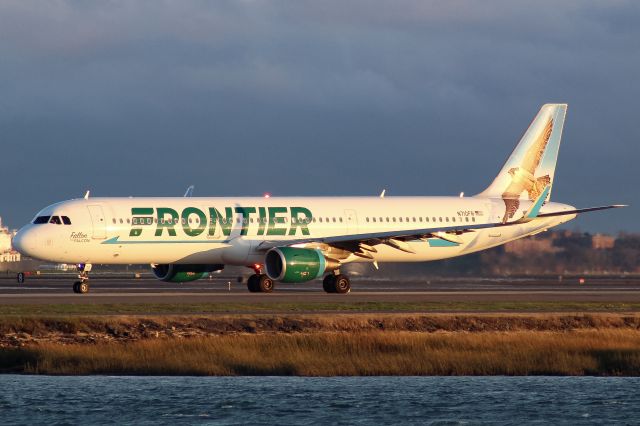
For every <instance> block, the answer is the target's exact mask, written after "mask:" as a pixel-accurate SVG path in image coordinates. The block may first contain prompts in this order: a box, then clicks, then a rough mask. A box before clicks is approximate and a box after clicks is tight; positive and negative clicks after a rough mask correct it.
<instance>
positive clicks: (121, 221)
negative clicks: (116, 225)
mask: <svg viewBox="0 0 640 426" xmlns="http://www.w3.org/2000/svg"><path fill="white" fill-rule="evenodd" d="M156 220H157V219H156ZM120 223H123V220H122V218H121V219H120Z"/></svg>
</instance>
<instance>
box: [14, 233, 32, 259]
mask: <svg viewBox="0 0 640 426" xmlns="http://www.w3.org/2000/svg"><path fill="white" fill-rule="evenodd" d="M11 245H12V246H13V248H14V249H16V250H17V251H19V252H20V253H21V254H23V255H25V256H33V254H34V251H35V249H36V247H37V240H36V235H35V232H33V230H32V229H29V228H28V227H25V228H22V229H21V230H19V231H18V232H17V233H16V235H15V236H14V237H13V240H12V241H11Z"/></svg>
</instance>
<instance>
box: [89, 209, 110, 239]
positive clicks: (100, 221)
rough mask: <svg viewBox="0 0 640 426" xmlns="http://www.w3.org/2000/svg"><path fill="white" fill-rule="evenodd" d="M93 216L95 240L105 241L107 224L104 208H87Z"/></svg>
mask: <svg viewBox="0 0 640 426" xmlns="http://www.w3.org/2000/svg"><path fill="white" fill-rule="evenodd" d="M87 208H88V209H89V214H90V215H91V223H92V224H93V238H94V239H96V240H104V239H105V238H107V223H106V219H105V217H104V211H103V210H102V206H98V205H90V206H87Z"/></svg>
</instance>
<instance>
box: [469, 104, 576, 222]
mask: <svg viewBox="0 0 640 426" xmlns="http://www.w3.org/2000/svg"><path fill="white" fill-rule="evenodd" d="M566 112H567V105H566V104H546V105H543V106H542V107H541V108H540V111H539V112H538V114H537V115H536V117H535V118H534V119H533V121H532V122H531V125H529V128H528V129H527V131H526V132H525V133H524V135H523V136H522V138H521V139H520V141H519V142H518V145H517V146H516V147H515V149H514V150H513V152H512V153H511V155H510V156H509V158H508V159H507V162H506V163H505V164H504V166H503V167H502V169H501V170H500V173H498V175H497V176H496V178H495V179H494V180H493V182H492V183H491V185H489V187H488V188H487V189H485V190H484V191H483V192H482V193H480V194H478V195H479V196H482V197H486V198H491V199H494V200H495V199H502V202H503V203H504V214H502V212H501V211H493V212H492V215H495V216H499V219H498V218H497V217H496V219H497V220H499V221H501V222H502V223H507V222H508V221H509V219H512V218H513V217H514V215H515V214H516V212H517V211H518V209H519V208H520V206H521V203H522V201H525V200H529V201H534V200H536V199H537V198H538V196H539V195H540V194H542V192H543V190H544V189H545V188H547V187H551V186H552V185H553V176H554V173H555V169H556V162H557V159H558V149H559V147H560V139H561V137H562V128H563V126H564V118H565V115H566ZM550 197H551V192H550V191H549V193H548V194H547V195H546V196H545V198H546V199H545V200H543V203H546V202H547V201H549V199H550ZM494 208H495V207H494Z"/></svg>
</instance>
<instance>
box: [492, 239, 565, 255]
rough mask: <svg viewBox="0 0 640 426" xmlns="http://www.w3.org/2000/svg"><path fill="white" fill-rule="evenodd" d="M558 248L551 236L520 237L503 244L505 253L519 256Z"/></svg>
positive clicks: (550, 251)
mask: <svg viewBox="0 0 640 426" xmlns="http://www.w3.org/2000/svg"><path fill="white" fill-rule="evenodd" d="M560 250H561V249H560V248H559V247H555V246H554V245H553V240H552V239H551V238H544V239H541V238H522V239H519V240H515V241H511V242H510V243H507V244H505V245H504V251H505V253H513V254H516V255H519V256H521V255H526V254H530V253H556V252H558V251H560Z"/></svg>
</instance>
